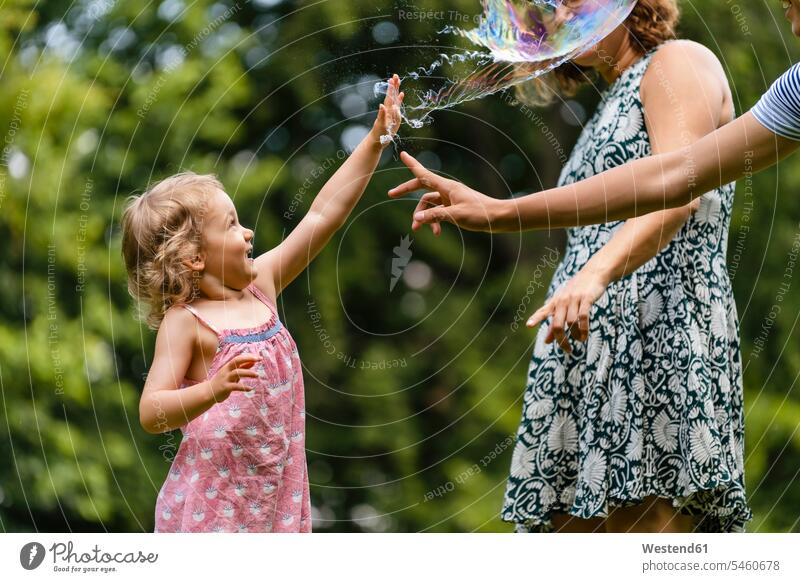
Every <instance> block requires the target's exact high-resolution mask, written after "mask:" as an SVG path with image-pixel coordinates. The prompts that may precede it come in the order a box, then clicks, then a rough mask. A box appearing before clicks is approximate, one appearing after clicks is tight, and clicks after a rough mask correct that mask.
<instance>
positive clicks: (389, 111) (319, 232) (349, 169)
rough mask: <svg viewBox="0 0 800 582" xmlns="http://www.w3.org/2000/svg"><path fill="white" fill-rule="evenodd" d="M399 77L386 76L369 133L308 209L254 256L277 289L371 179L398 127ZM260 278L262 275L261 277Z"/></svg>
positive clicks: (319, 248) (292, 276)
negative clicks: (284, 234) (274, 244)
mask: <svg viewBox="0 0 800 582" xmlns="http://www.w3.org/2000/svg"><path fill="white" fill-rule="evenodd" d="M402 101H403V94H402V93H400V78H399V77H398V76H397V75H394V76H393V77H392V79H391V80H390V81H389V90H388V91H387V93H386V99H385V100H384V102H383V104H382V105H381V106H380V110H379V111H378V117H377V119H376V120H375V123H374V124H373V126H372V129H371V130H370V132H369V134H367V136H366V137H365V138H364V139H363V140H362V141H361V143H360V144H359V145H358V147H357V148H356V149H355V150H354V151H353V153H352V154H351V155H350V157H349V158H348V159H347V160H346V161H345V162H344V164H342V166H341V167H340V168H339V169H338V170H337V171H336V173H335V174H334V175H333V176H332V177H331V179H330V180H328V182H327V183H326V184H325V185H324V186H323V187H322V190H320V192H319V194H317V196H316V198H314V202H313V203H312V204H311V208H310V209H309V211H308V214H306V215H305V217H304V218H303V220H301V221H300V224H298V225H297V227H296V228H295V229H294V230H293V231H292V232H291V234H290V235H289V236H288V237H286V240H284V241H283V242H282V243H281V244H280V245H278V246H277V247H275V248H274V249H272V250H271V251H269V252H268V253H265V254H264V255H262V256H260V257H259V258H258V259H256V264H257V266H258V268H259V271H262V272H265V273H267V274H268V275H267V276H268V277H271V279H272V281H268V282H267V284H266V285H263V286H262V288H264V287H266V288H268V287H269V283H272V282H274V290H275V295H278V294H280V292H281V291H282V290H283V289H284V288H285V287H286V286H287V285H288V284H289V283H291V282H292V281H293V280H294V279H295V278H296V277H297V276H298V275H299V274H300V273H302V272H303V271H304V270H305V269H306V267H308V265H309V263H311V261H313V260H314V258H315V257H316V256H317V255H318V254H319V253H320V251H322V249H323V248H325V245H326V244H328V241H330V239H331V237H332V236H333V234H334V233H335V232H336V231H337V230H339V228H341V227H342V225H344V223H345V221H346V220H347V217H348V216H350V213H351V212H352V211H353V208H354V207H355V205H356V204H357V203H358V201H359V199H360V198H361V195H362V194H363V193H364V190H365V189H366V187H367V184H368V183H369V180H370V178H372V174H373V172H374V171H375V168H376V167H377V165H378V161H379V160H380V157H381V152H383V149H384V148H385V147H386V146H387V145H388V144H389V143H390V142H389V141H388V140H386V139H383V140H382V139H381V138H382V137H383V136H385V135H386V134H387V132H388V133H390V134H391V135H394V134H395V133H396V132H397V129H398V128H399V127H400V109H399V107H400V104H401V103H402ZM259 278H260V277H259Z"/></svg>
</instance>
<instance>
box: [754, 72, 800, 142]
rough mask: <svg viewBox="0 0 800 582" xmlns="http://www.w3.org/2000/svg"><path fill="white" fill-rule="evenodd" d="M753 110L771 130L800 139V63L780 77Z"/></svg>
mask: <svg viewBox="0 0 800 582" xmlns="http://www.w3.org/2000/svg"><path fill="white" fill-rule="evenodd" d="M751 111H752V113H753V115H754V116H755V118H756V119H757V120H758V122H759V123H760V124H761V125H763V126H764V127H766V128H767V129H768V130H770V131H771V132H773V133H776V134H778V135H780V136H782V137H785V138H788V139H795V140H800V64H797V65H794V66H792V68H791V69H789V70H788V71H786V72H785V73H784V74H783V75H781V76H780V77H778V80H777V81H775V82H774V83H773V84H772V87H770V88H769V91H767V92H766V93H765V94H764V96H763V97H761V99H760V100H759V102H758V103H756V105H755V107H753V109H751Z"/></svg>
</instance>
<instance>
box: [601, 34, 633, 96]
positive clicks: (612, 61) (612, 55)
mask: <svg viewBox="0 0 800 582" xmlns="http://www.w3.org/2000/svg"><path fill="white" fill-rule="evenodd" d="M598 56H599V57H600V62H599V63H598V64H596V65H595V67H594V68H595V70H596V71H597V72H598V73H599V74H600V76H601V77H603V79H604V80H605V81H606V83H608V84H611V83H613V82H614V81H616V80H617V79H619V77H620V75H622V73H624V72H625V70H626V69H627V68H628V67H630V66H631V65H632V64H634V63H635V62H636V61H638V60H639V58H640V57H641V56H642V55H641V54H640V53H639V52H637V51H636V50H635V49H634V48H633V46H631V43H630V40H629V39H628V36H627V34H626V35H625V37H624V38H623V39H622V41H621V42H620V43H619V45H618V46H617V47H616V50H613V51H610V50H608V49H604V48H602V47H601V48H600V49H598Z"/></svg>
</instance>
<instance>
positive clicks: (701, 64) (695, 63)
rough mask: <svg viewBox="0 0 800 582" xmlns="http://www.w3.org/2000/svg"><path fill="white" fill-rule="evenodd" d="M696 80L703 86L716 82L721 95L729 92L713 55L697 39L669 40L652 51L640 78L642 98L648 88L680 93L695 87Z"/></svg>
mask: <svg viewBox="0 0 800 582" xmlns="http://www.w3.org/2000/svg"><path fill="white" fill-rule="evenodd" d="M698 83H702V84H703V85H705V86H706V87H713V86H715V85H716V88H717V91H718V92H719V94H720V95H721V96H724V95H726V94H728V93H729V92H730V88H729V86H728V79H727V77H726V76H725V71H724V69H723V68H722V64H721V63H720V61H719V59H718V58H717V55H715V54H714V53H713V52H712V51H711V50H710V49H709V48H708V47H706V46H704V45H702V44H700V43H699V42H695V41H693V40H682V39H681V40H673V41H670V42H666V43H664V44H662V45H661V46H660V47H659V48H658V49H656V50H655V52H654V53H653V54H652V56H651V58H650V62H649V63H648V67H647V71H645V74H644V77H643V78H642V89H641V91H642V97H643V98H644V97H645V95H646V94H647V93H648V92H651V91H652V92H653V93H657V94H662V93H665V92H667V93H670V94H674V95H678V94H681V95H683V94H686V93H687V92H688V93H691V92H692V91H695V90H697V85H698ZM709 83H710V84H709Z"/></svg>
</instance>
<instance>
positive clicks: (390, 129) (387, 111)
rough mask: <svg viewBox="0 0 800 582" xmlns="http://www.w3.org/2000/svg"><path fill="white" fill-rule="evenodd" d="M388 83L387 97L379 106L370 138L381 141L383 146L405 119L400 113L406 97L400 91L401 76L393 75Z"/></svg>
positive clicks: (389, 140)
mask: <svg viewBox="0 0 800 582" xmlns="http://www.w3.org/2000/svg"><path fill="white" fill-rule="evenodd" d="M388 84H389V87H388V89H387V90H386V98H385V99H384V100H383V103H382V104H381V106H380V107H379V109H378V117H377V118H376V119H375V123H373V124H372V129H371V130H370V139H371V140H372V141H374V142H379V143H380V144H381V146H383V147H386V146H387V145H389V143H391V141H392V139H391V138H393V137H394V136H395V135H396V134H397V130H398V129H400V123H401V121H402V120H403V118H402V116H401V115H400V105H401V104H402V103H403V99H404V98H405V93H401V92H400V77H398V76H397V75H393V76H392V78H391V79H389V83H388Z"/></svg>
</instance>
